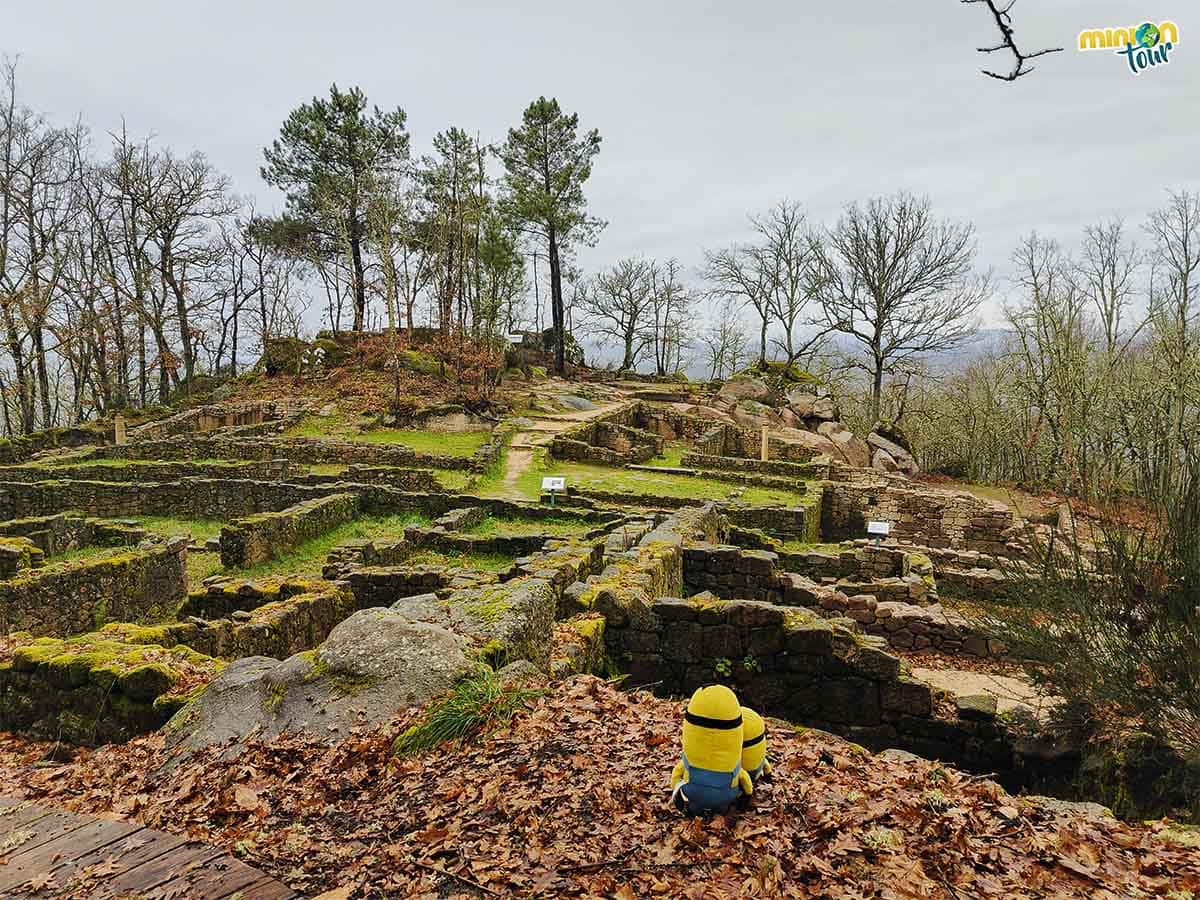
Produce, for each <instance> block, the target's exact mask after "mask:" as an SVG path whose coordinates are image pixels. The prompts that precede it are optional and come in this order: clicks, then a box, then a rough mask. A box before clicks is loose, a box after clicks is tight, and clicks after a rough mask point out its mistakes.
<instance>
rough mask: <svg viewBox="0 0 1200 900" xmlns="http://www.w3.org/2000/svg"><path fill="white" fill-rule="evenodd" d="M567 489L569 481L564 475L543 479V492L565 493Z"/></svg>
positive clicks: (549, 476) (548, 476)
mask: <svg viewBox="0 0 1200 900" xmlns="http://www.w3.org/2000/svg"><path fill="white" fill-rule="evenodd" d="M566 489H567V479H566V478H565V477H564V476H562V475H547V476H546V477H545V478H543V479H542V490H543V491H550V492H551V493H553V492H555V491H565V490H566Z"/></svg>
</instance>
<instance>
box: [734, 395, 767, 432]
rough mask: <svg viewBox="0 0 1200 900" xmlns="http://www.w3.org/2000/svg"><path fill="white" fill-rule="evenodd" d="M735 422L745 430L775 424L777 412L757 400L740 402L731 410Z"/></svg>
mask: <svg viewBox="0 0 1200 900" xmlns="http://www.w3.org/2000/svg"><path fill="white" fill-rule="evenodd" d="M729 414H730V415H731V416H733V420H734V421H735V422H737V424H739V425H741V426H743V427H744V428H760V427H762V426H763V425H768V426H770V425H773V424H775V410H773V409H771V407H769V406H767V405H766V404H765V403H759V402H758V401H757V400H738V401H737V402H736V403H735V404H734V405H733V408H732V409H730V410H729Z"/></svg>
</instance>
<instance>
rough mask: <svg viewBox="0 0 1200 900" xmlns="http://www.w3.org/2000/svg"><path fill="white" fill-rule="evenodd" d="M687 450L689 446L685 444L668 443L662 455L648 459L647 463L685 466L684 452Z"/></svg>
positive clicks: (649, 464) (677, 466) (674, 466)
mask: <svg viewBox="0 0 1200 900" xmlns="http://www.w3.org/2000/svg"><path fill="white" fill-rule="evenodd" d="M687 452H688V447H687V446H686V445H685V444H667V446H666V447H664V448H663V452H662V455H661V456H656V457H654V458H653V459H648V460H646V465H648V466H666V467H667V468H671V469H678V468H680V467H682V466H683V454H685V453H687Z"/></svg>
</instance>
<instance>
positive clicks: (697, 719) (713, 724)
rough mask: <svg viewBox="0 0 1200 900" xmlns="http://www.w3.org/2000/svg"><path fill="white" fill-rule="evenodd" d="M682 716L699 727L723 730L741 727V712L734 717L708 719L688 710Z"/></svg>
mask: <svg viewBox="0 0 1200 900" xmlns="http://www.w3.org/2000/svg"><path fill="white" fill-rule="evenodd" d="M683 717H684V719H686V720H687V721H689V722H691V723H692V724H693V725H696V726H698V727H700V728H717V729H720V730H722V731H725V730H729V729H733V728H741V727H742V716H741V713H739V714H738V717H737V718H736V719H709V718H707V717H705V716H698V715H696V714H695V713H694V712H691V711H690V710H688V711H685V712H684V714H683Z"/></svg>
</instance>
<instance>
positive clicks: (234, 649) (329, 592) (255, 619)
mask: <svg viewBox="0 0 1200 900" xmlns="http://www.w3.org/2000/svg"><path fill="white" fill-rule="evenodd" d="M308 587H309V588H310V590H308V591H305V592H303V593H299V594H292V593H287V592H284V593H283V594H282V595H281V599H278V600H274V601H272V602H269V603H264V604H262V605H260V606H256V607H254V608H253V609H252V610H250V611H248V612H245V613H244V614H241V615H238V614H237V613H235V614H234V615H232V616H231V617H229V618H220V619H210V620H201V619H196V618H189V619H188V620H186V621H180V622H171V623H169V624H165V625H148V626H147V625H132V624H129V623H127V622H120V623H113V624H110V625H106V626H105V627H104V628H103V629H101V630H100V635H101V636H102V637H103V638H105V639H109V640H116V641H121V642H124V643H128V644H158V645H160V646H163V647H175V646H179V645H183V646H187V647H191V648H192V649H193V650H196V651H197V652H199V653H203V654H205V655H207V656H215V657H221V658H223V659H238V658H240V657H243V656H270V657H274V658H275V659H286V658H287V657H289V656H291V655H292V654H293V653H300V652H302V651H304V650H311V649H312V648H314V647H316V646H317V644H319V643H321V641H323V640H325V638H326V637H328V635H329V632H330V631H332V630H333V628H334V626H336V625H337V624H338V623H339V622H341V621H342V620H343V619H345V618H346V617H347V616H349V615H350V614H351V613H353V612H356V611H357V610H358V609H359V605H358V603H357V602H356V600H355V598H354V595H353V594H352V593H351V592H350V591H347V590H344V589H342V588H339V587H337V586H335V585H332V584H328V583H319V582H318V583H314V584H310V585H308ZM238 612H242V611H240V610H239V611H238Z"/></svg>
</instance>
